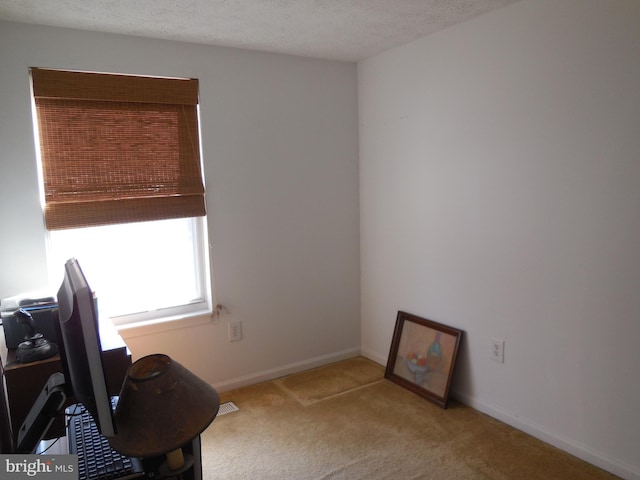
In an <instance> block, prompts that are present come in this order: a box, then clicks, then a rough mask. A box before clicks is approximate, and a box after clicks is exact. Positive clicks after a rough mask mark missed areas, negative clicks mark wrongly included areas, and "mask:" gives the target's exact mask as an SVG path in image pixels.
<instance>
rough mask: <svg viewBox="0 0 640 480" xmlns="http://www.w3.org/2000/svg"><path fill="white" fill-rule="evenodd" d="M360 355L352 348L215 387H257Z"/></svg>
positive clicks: (226, 389) (221, 388)
mask: <svg viewBox="0 0 640 480" xmlns="http://www.w3.org/2000/svg"><path fill="white" fill-rule="evenodd" d="M358 355H360V349H359V348H351V349H348V350H343V351H341V352H334V353H330V354H327V355H321V356H319V357H314V358H309V359H306V360H302V361H300V362H294V363H290V364H288V365H282V366H280V367H277V368H271V369H269V370H262V371H260V372H255V373H252V374H249V375H245V376H242V377H237V378H232V379H230V380H225V381H224V382H219V383H216V384H214V385H213V387H214V388H215V389H216V390H217V391H218V392H226V391H228V390H233V389H235V388H240V387H246V386H248V385H255V384H256V383H261V382H266V381H269V380H273V379H274V378H280V377H284V376H286V375H291V374H293V373H298V372H302V371H304V370H309V369H311V368H316V367H322V366H324V365H329V364H330V363H335V362H340V361H342V360H347V359H349V358H353V357H357V356H358Z"/></svg>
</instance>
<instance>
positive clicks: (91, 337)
mask: <svg viewBox="0 0 640 480" xmlns="http://www.w3.org/2000/svg"><path fill="white" fill-rule="evenodd" d="M58 321H59V327H60V330H59V338H58V341H59V342H60V343H61V345H59V346H60V357H61V360H62V366H63V373H64V376H65V385H66V389H67V393H68V394H73V396H75V397H76V399H77V400H78V401H79V402H80V403H82V404H83V405H84V407H85V408H86V409H87V410H88V411H89V412H90V413H91V415H92V416H93V418H94V420H95V422H96V424H97V426H98V429H99V430H100V433H102V435H104V436H105V437H113V436H115V434H116V429H115V422H114V419H113V410H112V407H111V400H110V397H109V392H108V389H107V380H106V375H105V372H104V366H103V363H102V346H101V343H100V333H99V325H98V313H97V308H96V302H95V299H94V295H93V291H92V290H91V288H90V287H89V284H88V283H87V279H86V278H85V276H84V273H83V272H82V269H81V268H80V264H79V263H78V261H77V260H76V259H73V258H72V259H70V260H68V261H67V262H66V264H65V274H64V280H63V281H62V285H61V286H60V290H58Z"/></svg>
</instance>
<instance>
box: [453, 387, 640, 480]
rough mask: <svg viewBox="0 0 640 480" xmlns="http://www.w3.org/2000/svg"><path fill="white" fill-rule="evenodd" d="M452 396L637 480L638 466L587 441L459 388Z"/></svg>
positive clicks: (559, 446) (615, 472) (574, 453)
mask: <svg viewBox="0 0 640 480" xmlns="http://www.w3.org/2000/svg"><path fill="white" fill-rule="evenodd" d="M451 396H452V397H454V398H455V399H456V400H458V401H460V402H461V403H464V404H465V405H469V406H470V407H471V408H474V409H475V410H478V411H479V412H482V413H485V414H486V415H489V416H490V417H493V418H495V419H497V420H500V421H501V422H503V423H506V424H507V425H510V426H512V427H514V428H517V429H518V430H521V431H523V432H525V433H528V434H529V435H531V436H533V437H536V438H538V439H540V440H542V441H543V442H545V443H548V444H550V445H553V446H554V447H557V448H559V449H560V450H563V451H565V452H567V453H569V454H571V455H573V456H575V457H578V458H580V459H582V460H584V461H585V462H588V463H590V464H592V465H595V466H596V467H599V468H601V469H603V470H606V471H607V472H610V473H613V474H614V475H617V476H618V477H620V478H624V479H626V480H640V470H639V469H638V468H636V467H634V466H633V465H629V464H627V463H625V462H622V461H620V460H618V459H615V458H611V457H610V456H608V455H605V454H604V453H602V452H599V451H596V450H594V449H592V448H590V447H588V446H586V445H583V444H580V443H578V442H575V441H573V440H571V439H568V438H565V437H563V436H561V435H558V434H557V433H555V432H550V431H548V430H547V429H545V428H542V427H540V426H539V425H536V424H534V423H532V422H529V421H528V420H526V419H523V418H520V417H518V416H516V415H514V414H512V413H510V412H505V411H503V410H501V409H499V408H495V407H493V406H491V405H487V404H486V403H483V402H481V401H478V400H477V399H475V398H473V397H471V396H469V395H466V394H464V393H461V392H453V391H452V392H451Z"/></svg>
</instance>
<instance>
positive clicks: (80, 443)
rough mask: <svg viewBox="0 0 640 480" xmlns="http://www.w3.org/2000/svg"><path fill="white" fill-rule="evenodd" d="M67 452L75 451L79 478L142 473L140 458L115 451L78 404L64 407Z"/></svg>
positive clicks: (113, 479) (115, 479) (122, 478)
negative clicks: (66, 419)
mask: <svg viewBox="0 0 640 480" xmlns="http://www.w3.org/2000/svg"><path fill="white" fill-rule="evenodd" d="M66 414H67V418H68V421H69V425H68V427H67V440H68V442H69V453H71V454H75V455H78V478H79V480H129V479H134V478H139V477H142V476H144V468H143V466H142V462H141V461H140V460H139V459H137V458H132V457H127V456H124V455H121V454H119V453H118V452H116V451H115V450H113V449H112V448H111V446H110V445H109V441H108V440H107V438H106V437H104V436H103V435H102V434H100V432H99V431H98V427H97V425H96V423H95V421H94V420H93V417H92V416H91V415H90V414H89V412H88V411H87V410H86V409H85V408H84V406H83V405H82V404H75V405H71V406H69V407H67V409H66Z"/></svg>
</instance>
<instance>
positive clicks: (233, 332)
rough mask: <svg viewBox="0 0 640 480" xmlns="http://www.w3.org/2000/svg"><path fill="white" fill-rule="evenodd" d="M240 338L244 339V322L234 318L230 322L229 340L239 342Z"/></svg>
mask: <svg viewBox="0 0 640 480" xmlns="http://www.w3.org/2000/svg"><path fill="white" fill-rule="evenodd" d="M238 340H242V322H241V321H240V320H234V321H232V322H229V341H230V342H237V341H238Z"/></svg>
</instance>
